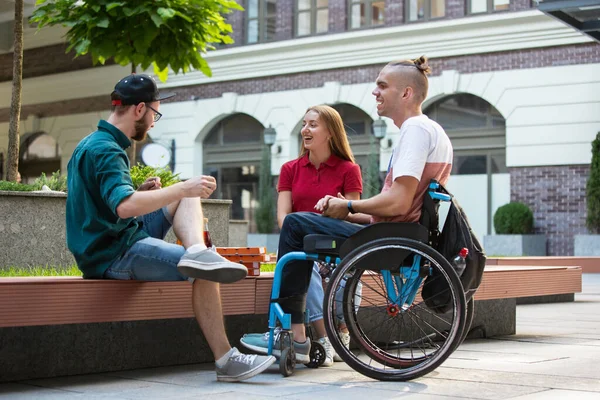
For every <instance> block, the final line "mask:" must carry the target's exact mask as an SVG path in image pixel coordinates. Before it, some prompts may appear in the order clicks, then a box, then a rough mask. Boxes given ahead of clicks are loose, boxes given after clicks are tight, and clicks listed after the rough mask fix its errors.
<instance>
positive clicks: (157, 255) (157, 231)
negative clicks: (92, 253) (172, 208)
mask: <svg viewBox="0 0 600 400" xmlns="http://www.w3.org/2000/svg"><path fill="white" fill-rule="evenodd" d="M138 219H139V221H140V222H141V224H142V229H143V230H144V231H145V232H146V233H147V234H148V235H150V237H149V238H146V239H142V240H139V241H137V242H135V243H134V244H133V246H131V247H130V248H129V250H127V251H126V252H125V254H123V256H121V257H120V258H119V259H117V260H115V261H114V262H113V263H112V264H111V265H110V267H108V269H107V270H106V272H104V278H106V279H121V280H130V279H134V280H139V281H185V280H188V278H187V277H186V276H184V275H182V274H181V273H180V272H179V271H178V270H177V263H178V262H179V260H180V259H181V257H182V256H183V254H184V253H185V249H184V248H183V246H179V245H177V244H172V243H167V242H165V241H164V240H163V239H164V237H165V236H166V234H167V232H168V231H169V229H170V228H171V225H172V224H173V218H172V217H171V216H170V215H169V213H168V212H167V208H166V207H163V208H162V209H160V210H156V211H154V212H151V213H150V214H146V215H143V216H141V217H139V218H138Z"/></svg>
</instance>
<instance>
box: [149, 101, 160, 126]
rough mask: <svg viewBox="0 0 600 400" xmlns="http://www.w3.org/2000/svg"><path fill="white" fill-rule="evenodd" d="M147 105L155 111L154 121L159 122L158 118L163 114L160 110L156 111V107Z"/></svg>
mask: <svg viewBox="0 0 600 400" xmlns="http://www.w3.org/2000/svg"><path fill="white" fill-rule="evenodd" d="M146 107H148V108H149V109H151V110H152V111H154V122H158V120H159V119H160V117H162V114H161V113H159V112H158V111H156V110H155V109H154V108H152V107H150V105H148V104H146Z"/></svg>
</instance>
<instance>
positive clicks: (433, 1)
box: [406, 0, 446, 21]
mask: <svg viewBox="0 0 600 400" xmlns="http://www.w3.org/2000/svg"><path fill="white" fill-rule="evenodd" d="M406 10H407V12H406V16H407V20H408V21H428V20H430V19H437V18H443V17H445V16H446V0H406Z"/></svg>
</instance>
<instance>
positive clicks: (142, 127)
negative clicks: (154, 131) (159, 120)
mask: <svg viewBox="0 0 600 400" xmlns="http://www.w3.org/2000/svg"><path fill="white" fill-rule="evenodd" d="M134 129H135V135H133V136H132V137H131V138H132V139H133V140H135V141H137V142H141V141H142V140H144V139H146V135H147V134H148V130H149V129H150V125H149V124H146V123H144V119H143V118H142V119H141V120H139V121H135V126H134Z"/></svg>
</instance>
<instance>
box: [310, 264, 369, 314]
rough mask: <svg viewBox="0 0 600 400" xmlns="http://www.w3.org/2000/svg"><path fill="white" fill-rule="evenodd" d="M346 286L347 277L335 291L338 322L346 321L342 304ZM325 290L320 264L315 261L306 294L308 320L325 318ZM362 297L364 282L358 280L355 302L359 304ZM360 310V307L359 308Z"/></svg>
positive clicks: (335, 311)
mask: <svg viewBox="0 0 600 400" xmlns="http://www.w3.org/2000/svg"><path fill="white" fill-rule="evenodd" d="M345 287H346V279H342V280H341V281H340V286H339V287H338V289H337V291H336V292H335V300H334V304H333V311H334V313H335V317H336V319H337V322H338V323H345V321H344V310H343V309H342V307H341V306H340V304H342V301H343V299H344V288H345ZM324 297H325V292H324V291H323V280H322V278H321V274H320V273H319V264H317V263H314V264H313V269H312V273H311V275H310V284H309V285H308V292H307V294H306V309H307V311H308V322H314V321H318V320H320V319H323V299H324ZM361 297H362V283H361V282H358V284H357V286H356V293H355V294H354V302H355V304H357V306H356V307H358V305H359V304H360V302H361ZM357 311H358V308H357Z"/></svg>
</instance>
